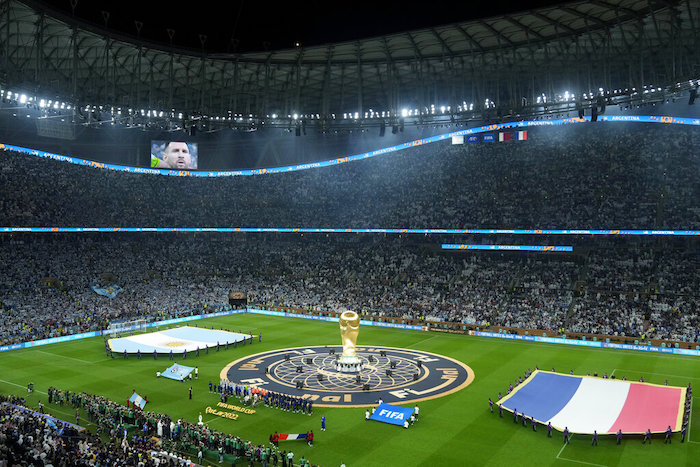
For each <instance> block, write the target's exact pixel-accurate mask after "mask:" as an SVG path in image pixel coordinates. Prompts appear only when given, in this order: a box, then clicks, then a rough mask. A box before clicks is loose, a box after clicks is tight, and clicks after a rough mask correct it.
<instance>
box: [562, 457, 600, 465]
mask: <svg viewBox="0 0 700 467" xmlns="http://www.w3.org/2000/svg"><path fill="white" fill-rule="evenodd" d="M557 459H559V460H560V461H568V462H576V463H577V464H585V465H593V466H596V467H608V466H607V465H604V464H594V463H593V462H586V461H577V460H576V459H569V458H568V457H557Z"/></svg>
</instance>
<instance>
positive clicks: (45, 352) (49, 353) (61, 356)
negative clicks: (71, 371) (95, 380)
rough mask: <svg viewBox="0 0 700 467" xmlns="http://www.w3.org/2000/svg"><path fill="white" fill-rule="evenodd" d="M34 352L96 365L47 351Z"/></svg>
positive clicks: (92, 363)
mask: <svg viewBox="0 0 700 467" xmlns="http://www.w3.org/2000/svg"><path fill="white" fill-rule="evenodd" d="M34 352H38V353H43V354H46V355H53V356H54V357H58V358H67V359H69V360H75V361H76V362H82V363H88V364H90V365H94V364H95V363H96V362H89V361H87V360H81V359H79V358H73V357H68V356H66V355H61V354H57V353H52V352H47V351H45V350H35V351H34Z"/></svg>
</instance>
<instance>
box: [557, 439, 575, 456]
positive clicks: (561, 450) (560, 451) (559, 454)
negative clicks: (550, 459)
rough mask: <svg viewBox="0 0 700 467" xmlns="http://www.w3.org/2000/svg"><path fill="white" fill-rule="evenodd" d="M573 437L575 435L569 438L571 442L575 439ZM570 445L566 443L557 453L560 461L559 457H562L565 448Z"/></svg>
mask: <svg viewBox="0 0 700 467" xmlns="http://www.w3.org/2000/svg"><path fill="white" fill-rule="evenodd" d="M573 437H574V435H571V436H569V440H571V438H573ZM568 444H569V443H564V446H562V447H561V449H560V450H559V452H558V453H557V457H556V458H557V459H559V456H561V453H562V452H564V448H566V446H567V445H568Z"/></svg>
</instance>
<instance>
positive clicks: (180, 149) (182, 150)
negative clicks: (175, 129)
mask: <svg viewBox="0 0 700 467" xmlns="http://www.w3.org/2000/svg"><path fill="white" fill-rule="evenodd" d="M163 161H164V162H165V163H166V164H167V165H168V167H170V168H171V169H189V168H190V164H191V163H192V155H191V154H190V148H189V147H188V146H187V143H180V142H175V141H172V142H170V143H168V146H167V147H166V148H165V152H164V153H163Z"/></svg>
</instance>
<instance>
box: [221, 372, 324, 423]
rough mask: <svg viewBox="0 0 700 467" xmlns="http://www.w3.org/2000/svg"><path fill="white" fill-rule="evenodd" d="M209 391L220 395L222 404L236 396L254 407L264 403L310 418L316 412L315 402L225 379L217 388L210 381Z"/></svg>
mask: <svg viewBox="0 0 700 467" xmlns="http://www.w3.org/2000/svg"><path fill="white" fill-rule="evenodd" d="M209 391H211V392H216V393H217V394H220V395H221V400H222V402H226V401H227V399H228V397H229V396H235V397H237V398H239V399H241V400H242V401H243V403H244V404H245V405H249V404H250V405H251V406H253V407H255V406H256V405H258V404H259V403H260V402H261V401H262V402H263V403H264V404H265V407H272V408H275V409H280V410H283V411H285V412H294V413H302V414H306V415H308V416H311V415H312V414H313V412H314V408H313V401H310V400H306V399H303V398H301V397H294V396H290V395H287V394H282V393H279V392H274V391H268V390H266V389H262V388H258V387H252V386H248V385H244V384H236V383H232V382H230V381H228V380H225V379H222V380H221V381H220V382H219V384H218V385H216V386H213V384H212V383H211V381H210V382H209Z"/></svg>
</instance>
